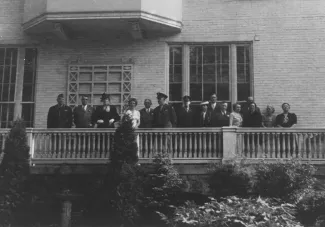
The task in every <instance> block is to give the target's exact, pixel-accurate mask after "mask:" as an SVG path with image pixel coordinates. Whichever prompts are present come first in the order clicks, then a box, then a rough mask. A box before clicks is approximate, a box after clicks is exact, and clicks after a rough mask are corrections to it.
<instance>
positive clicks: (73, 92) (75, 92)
mask: <svg viewBox="0 0 325 227" xmlns="http://www.w3.org/2000/svg"><path fill="white" fill-rule="evenodd" d="M68 71H69V75H68V91H67V92H68V100H67V102H68V103H67V104H68V105H70V106H71V107H75V106H77V105H80V103H81V99H80V97H81V96H82V95H87V96H88V103H89V104H90V105H92V106H97V105H101V103H100V97H101V95H102V94H103V93H104V92H106V93H108V94H110V96H111V103H112V104H113V105H115V106H116V107H117V108H118V110H119V111H120V112H122V111H124V110H125V108H126V107H127V103H128V99H129V98H130V97H131V91H132V76H133V66H132V65H69V70H68Z"/></svg>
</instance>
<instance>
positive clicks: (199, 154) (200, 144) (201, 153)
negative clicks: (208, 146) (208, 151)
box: [197, 132, 204, 158]
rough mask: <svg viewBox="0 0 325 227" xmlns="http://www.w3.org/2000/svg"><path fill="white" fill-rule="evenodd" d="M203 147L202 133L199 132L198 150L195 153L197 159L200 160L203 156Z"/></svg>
mask: <svg viewBox="0 0 325 227" xmlns="http://www.w3.org/2000/svg"><path fill="white" fill-rule="evenodd" d="M202 148H203V146H202V133H201V132H199V149H198V152H197V154H198V156H197V157H198V158H202V155H203V152H204V151H203V149H202Z"/></svg>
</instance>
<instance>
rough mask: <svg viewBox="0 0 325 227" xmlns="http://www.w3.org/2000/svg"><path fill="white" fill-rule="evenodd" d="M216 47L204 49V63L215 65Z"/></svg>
mask: <svg viewBox="0 0 325 227" xmlns="http://www.w3.org/2000/svg"><path fill="white" fill-rule="evenodd" d="M215 54H216V53H215V47H214V46H205V47H203V63H204V64H209V63H215V62H216V56H215Z"/></svg>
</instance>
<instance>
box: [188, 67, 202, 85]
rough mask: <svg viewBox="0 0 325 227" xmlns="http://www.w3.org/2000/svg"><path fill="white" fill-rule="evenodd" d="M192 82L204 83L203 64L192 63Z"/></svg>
mask: <svg viewBox="0 0 325 227" xmlns="http://www.w3.org/2000/svg"><path fill="white" fill-rule="evenodd" d="M190 82H191V83H202V66H199V65H191V67H190Z"/></svg>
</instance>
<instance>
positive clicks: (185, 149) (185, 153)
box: [183, 132, 189, 158]
mask: <svg viewBox="0 0 325 227" xmlns="http://www.w3.org/2000/svg"><path fill="white" fill-rule="evenodd" d="M187 137H188V133H187V132H185V133H184V153H183V154H184V158H188V157H189V155H188V148H187V147H188V146H187V143H188V139H187Z"/></svg>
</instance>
